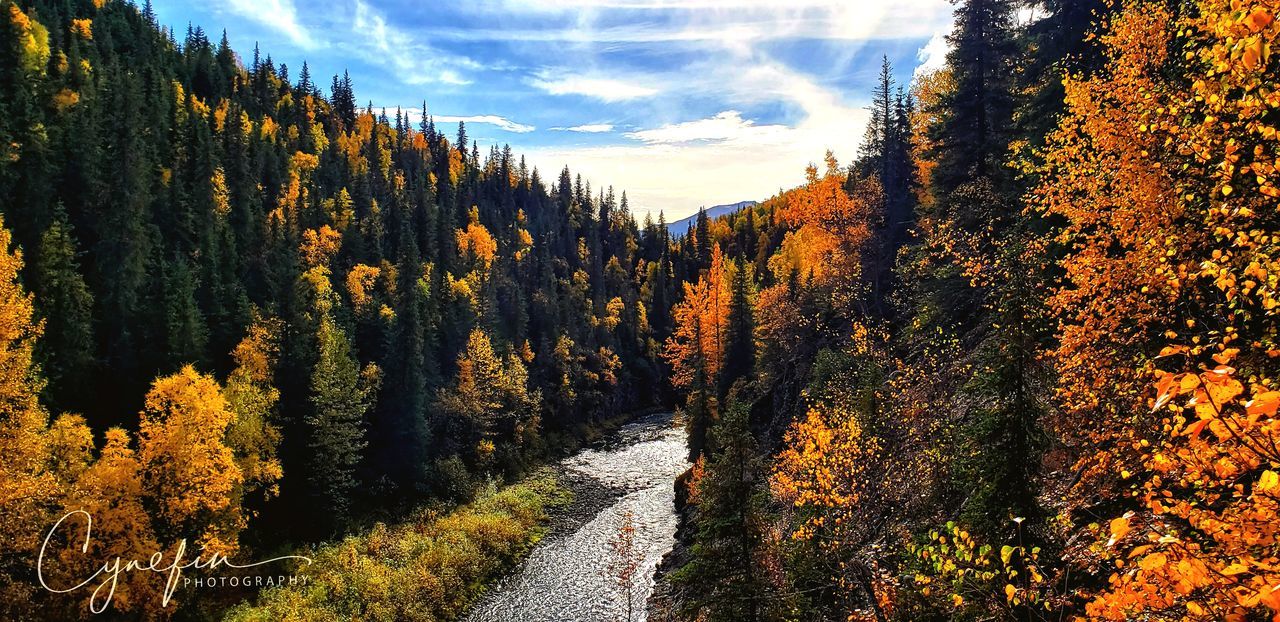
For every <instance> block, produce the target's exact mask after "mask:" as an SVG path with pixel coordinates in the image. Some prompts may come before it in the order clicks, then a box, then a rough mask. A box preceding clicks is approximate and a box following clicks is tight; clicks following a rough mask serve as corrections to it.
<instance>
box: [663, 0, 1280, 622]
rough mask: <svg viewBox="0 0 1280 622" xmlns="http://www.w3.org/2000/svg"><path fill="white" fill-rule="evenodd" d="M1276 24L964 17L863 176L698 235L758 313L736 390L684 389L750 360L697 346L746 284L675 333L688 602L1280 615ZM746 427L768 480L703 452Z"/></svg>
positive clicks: (1005, 6) (1111, 9) (892, 117)
mask: <svg viewBox="0 0 1280 622" xmlns="http://www.w3.org/2000/svg"><path fill="white" fill-rule="evenodd" d="M1024 9H1025V10H1026V11H1024V12H1021V13H1020V11H1023V10H1024ZM1277 11H1280V4H1277V3H1276V2H1274V1H1270V0H1117V1H1115V2H1110V1H1102V2H1083V1H1082V2H1013V1H1008V0H966V1H963V2H958V3H957V13H956V18H957V19H956V24H955V30H954V32H953V33H952V35H951V36H950V38H949V42H950V44H951V51H950V53H949V55H948V57H947V64H946V66H945V67H944V68H942V69H941V70H939V71H937V72H935V73H932V74H928V75H924V76H918V77H916V78H915V80H914V81H913V84H912V87H911V89H910V92H909V93H902V92H901V91H898V92H896V93H895V92H894V90H893V89H892V85H891V81H890V77H889V76H890V75H891V73H890V72H889V71H888V68H887V66H886V71H885V72H884V74H883V75H882V78H881V80H880V81H879V82H878V83H877V84H876V85H875V87H874V89H873V92H872V94H873V106H872V110H871V112H872V114H871V118H872V121H871V126H870V128H869V130H868V132H867V138H866V139H865V140H864V142H863V144H862V145H860V146H859V151H858V157H857V159H856V160H855V161H854V162H853V163H852V165H850V166H848V167H839V166H838V165H837V163H836V161H835V159H834V157H833V156H831V154H828V155H827V166H826V173H825V174H824V175H820V174H819V173H818V170H817V169H815V168H812V167H811V168H810V173H809V178H808V183H806V184H805V185H804V186H802V187H800V188H796V189H794V190H790V191H786V192H783V193H781V194H780V195H778V196H777V197H774V198H773V199H770V200H769V201H765V202H763V203H762V204H760V205H759V206H758V207H756V208H755V209H754V210H751V211H747V212H739V213H737V214H734V215H730V216H728V217H723V218H721V219H718V220H714V221H711V222H709V223H707V224H706V225H705V226H700V227H699V228H697V229H695V231H694V233H693V236H694V237H697V236H706V237H707V238H709V240H710V241H709V242H708V241H704V240H703V239H702V238H700V237H698V238H697V239H696V240H695V243H693V244H681V245H678V247H677V250H678V251H679V253H678V254H679V256H681V257H685V256H689V255H690V254H695V253H697V252H699V251H698V249H700V248H701V247H706V246H709V247H710V252H709V253H707V255H708V256H710V257H712V258H713V261H712V262H710V263H704V264H703V265H702V267H703V273H702V276H701V277H700V280H698V282H699V283H702V282H706V283H716V282H717V281H718V280H719V281H724V280H725V279H726V276H722V275H719V274H718V273H717V270H723V268H719V267H718V266H729V265H736V264H738V263H741V262H744V261H745V262H747V263H748V264H749V265H753V266H754V268H755V271H754V275H755V278H754V287H755V289H758V293H757V294H754V306H753V316H754V318H755V320H756V322H757V326H756V329H755V331H754V336H755V343H754V347H755V348H756V350H755V353H756V357H757V358H756V364H755V365H754V368H753V369H752V370H751V371H750V373H748V374H746V375H745V376H744V378H745V381H742V382H739V385H738V386H739V390H738V391H736V392H735V393H733V394H732V395H728V396H726V395H713V398H714V399H706V398H705V397H704V396H703V395H704V394H705V393H706V389H705V386H706V383H705V381H704V382H696V381H694V382H681V381H682V380H684V379H686V378H692V379H694V380H697V379H698V378H699V377H700V376H699V375H698V374H699V373H701V370H716V369H723V366H725V365H728V364H729V362H730V361H729V359H728V358H727V357H726V358H723V359H722V361H721V362H720V363H719V367H718V366H717V363H715V362H714V361H713V360H711V357H713V356H715V355H716V354H717V353H720V354H721V356H723V350H716V349H712V348H705V347H703V348H694V347H692V344H695V343H697V340H696V339H694V338H693V337H695V336H700V335H702V334H704V333H705V331H706V327H707V326H723V325H724V324H725V320H724V319H723V318H725V317H727V314H726V312H725V311H722V310H719V307H718V306H717V303H716V292H717V291H719V292H720V295H721V296H723V295H724V294H723V292H724V291H725V290H724V287H723V286H721V287H720V288H719V289H718V290H717V289H715V288H697V287H691V288H689V289H687V290H686V296H685V299H684V300H683V301H682V302H681V303H680V306H678V307H677V310H678V313H676V314H675V315H674V319H675V321H676V327H675V330H674V334H675V335H676V337H675V338H673V340H672V341H671V342H669V344H668V354H669V356H672V357H673V359H674V362H675V364H676V369H677V370H680V369H682V363H684V362H686V361H693V362H694V363H697V365H693V366H690V365H684V367H683V368H685V369H691V370H693V371H694V372H695V373H693V374H687V375H685V376H679V375H677V376H676V377H675V379H676V381H677V385H678V386H679V387H681V388H682V389H684V394H685V399H686V403H687V406H686V410H687V411H689V413H690V416H691V419H694V418H695V417H694V415H696V419H697V420H702V421H706V422H707V423H706V424H705V425H704V426H703V427H705V428H707V429H706V431H705V432H704V431H698V433H697V434H696V435H695V436H693V437H691V445H693V446H705V447H706V449H705V450H703V451H702V452H700V455H702V459H701V460H700V461H699V462H698V464H697V466H696V467H695V468H694V469H693V470H692V471H691V472H690V474H689V475H688V476H687V477H686V478H684V479H685V480H687V481H689V482H690V483H689V486H690V489H689V491H688V495H687V497H688V500H689V507H688V508H687V511H686V512H685V518H686V520H687V521H689V523H690V526H691V527H690V529H688V530H686V533H687V534H688V535H687V536H686V539H687V540H688V542H687V545H688V548H687V550H686V551H685V552H684V553H683V554H682V559H684V561H685V563H684V566H683V568H681V569H679V570H677V571H676V572H675V573H673V575H672V576H671V578H670V579H668V580H669V581H670V582H671V584H672V586H673V590H672V593H673V594H675V601H676V605H677V606H672V607H671V609H672V610H673V612H675V613H677V614H680V615H684V616H685V618H686V619H734V620H784V619H804V620H813V619H826V620H864V619H865V620H890V619H901V620H934V619H936V620H942V619H947V620H957V619H958V620H991V619H1017V620H1063V619H1107V620H1206V621H1207V620H1237V621H1242V622H1243V621H1246V620H1265V619H1280V575H1278V574H1277V570H1276V569H1277V562H1278V561H1280V540H1278V539H1277V535H1278V533H1280V532H1278V531H1277V529H1278V527H1280V516H1277V514H1276V512H1277V510H1278V509H1280V479H1277V475H1276V473H1277V472H1278V470H1280V454H1278V453H1277V451H1276V434H1277V431H1278V430H1280V428H1277V426H1278V425H1280V419H1277V408H1278V406H1280V398H1278V397H1277V396H1278V395H1280V392H1277V387H1276V385H1275V383H1276V380H1275V377H1276V374H1277V371H1280V370H1278V369H1277V367H1276V359H1277V355H1280V348H1277V346H1276V343H1275V340H1276V317H1277V307H1278V306H1280V304H1278V303H1277V302H1276V300H1274V297H1275V291H1274V290H1275V287H1276V276H1275V271H1276V262H1277V260H1276V258H1275V254H1276V240H1277V237H1276V226H1277V222H1276V214H1277V198H1280V190H1277V189H1276V185H1275V184H1276V182H1275V175H1276V170H1277V169H1276V161H1275V160H1276V158H1277V154H1280V143H1277V131H1276V119H1277V117H1276V112H1275V110H1276V108H1277V106H1278V105H1280V95H1278V93H1280V91H1277V83H1278V82H1280V73H1277V71H1278V70H1277V67H1276V64H1275V63H1273V62H1271V61H1272V60H1273V59H1272V58H1271V54H1270V53H1271V47H1270V46H1271V44H1272V43H1273V42H1274V40H1275V38H1276V36H1277V33H1280V25H1277V23H1276V19H1275V18H1276V13H1277ZM1020 15H1021V16H1022V17H1021V19H1020V17H1019V16H1020ZM1027 16H1030V19H1027ZM837 180H839V181H841V182H843V183H840V184H837V183H836V181H837ZM837 189H839V190H840V191H837ZM904 204H906V205H908V206H909V209H908V210H907V211H906V212H905V213H907V214H909V216H908V217H907V218H908V219H909V223H907V226H906V227H905V230H904V231H896V230H895V227H896V226H897V225H898V221H899V219H901V218H902V217H903V216H902V214H903V213H904V212H903V211H902V205H904ZM886 262H887V263H888V266H887V267H886ZM690 280H695V279H694V278H693V275H691V276H690ZM696 297H702V300H698V299H696ZM716 334H718V335H721V336H723V335H724V331H723V329H722V330H721V331H720V332H719V333H716ZM691 352H693V353H696V354H697V355H698V356H697V357H692V358H691V356H690V353H691ZM744 412H745V413H749V421H750V429H751V430H752V432H753V434H752V436H753V438H754V439H755V440H754V442H758V443H759V447H760V449H759V451H758V452H757V454H756V455H757V456H759V457H761V458H763V459H762V460H748V459H744V458H742V457H741V452H742V449H741V447H742V444H741V442H733V443H729V444H725V445H717V443H708V442H706V441H705V440H704V439H707V438H711V439H717V438H740V437H741V434H742V432H741V430H742V427H743V425H744V424H743V423H742V421H743V414H742V413H744ZM762 478H767V480H768V482H769V495H768V498H767V499H765V500H762V499H761V497H760V496H759V494H758V493H757V492H754V491H756V490H757V489H756V488H754V487H753V486H754V482H759V481H761V480H762ZM729 484H732V486H733V488H730V489H726V486H727V485H729ZM726 490H732V491H733V492H732V494H730V495H726V494H725V491H726ZM744 548H750V551H745V550H744ZM687 577H698V578H699V580H697V581H687V580H685V579H686V578H687ZM762 583H763V584H762Z"/></svg>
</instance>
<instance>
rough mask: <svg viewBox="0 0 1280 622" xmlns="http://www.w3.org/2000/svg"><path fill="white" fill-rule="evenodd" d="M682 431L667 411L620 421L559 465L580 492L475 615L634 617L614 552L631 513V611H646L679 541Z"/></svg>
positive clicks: (570, 619)
mask: <svg viewBox="0 0 1280 622" xmlns="http://www.w3.org/2000/svg"><path fill="white" fill-rule="evenodd" d="M686 452H687V450H686V448H685V435H684V431H683V430H682V429H680V428H679V427H677V426H675V425H674V424H673V422H672V417H671V415H670V414H659V415H651V416H647V417H645V418H643V419H640V420H638V421H635V422H632V423H628V424H627V425H625V426H623V427H622V428H620V429H619V430H618V431H617V432H616V433H615V434H613V435H612V436H611V437H610V438H609V439H608V440H607V441H606V442H605V443H603V444H602V445H601V446H599V447H596V448H593V449H586V450H583V451H581V452H579V453H577V454H575V455H573V456H571V457H569V458H566V459H565V460H563V461H561V462H560V463H559V464H557V465H556V470H557V471H558V473H559V475H560V478H561V482H562V483H564V484H565V485H566V486H567V487H568V488H569V489H571V490H573V492H574V502H573V504H572V505H571V506H570V507H569V508H568V509H566V510H565V511H564V512H561V513H560V514H559V515H557V516H555V517H553V520H552V524H551V528H550V533H549V534H548V536H547V537H546V538H544V539H543V540H542V542H540V543H538V545H537V546H536V547H534V549H533V551H532V552H531V554H530V555H529V558H528V559H527V560H526V561H525V562H524V564H523V565H522V566H520V567H519V568H518V569H517V570H516V571H515V572H514V573H512V574H511V575H510V576H508V577H506V578H505V579H504V580H503V581H501V582H499V583H498V584H497V585H495V586H494V587H493V588H491V589H490V590H489V592H488V593H487V594H486V595H485V596H484V597H483V598H482V599H481V600H480V602H479V603H478V604H477V605H476V607H475V609H473V610H472V612H471V614H470V615H469V616H468V617H467V618H466V620H467V621H468V622H615V621H623V620H627V615H628V613H627V612H628V609H627V598H626V597H625V596H624V592H623V590H622V589H620V588H619V587H618V585H617V582H616V580H614V579H613V578H612V577H611V574H610V571H609V568H610V560H616V559H617V558H618V555H617V554H615V553H614V552H613V550H614V547H613V546H612V543H613V542H615V541H616V539H617V534H618V533H619V531H620V528H621V526H622V525H623V523H624V521H625V520H626V517H627V516H628V515H629V516H630V518H631V524H632V525H633V526H634V529H635V531H634V539H633V541H634V546H633V551H634V553H633V554H632V560H633V561H634V562H636V563H638V569H637V572H636V574H635V577H636V579H635V580H634V581H633V582H632V586H633V589H632V593H631V608H630V610H631V620H630V622H641V621H643V620H644V619H645V613H644V610H645V601H647V600H648V598H649V595H650V593H652V591H653V571H654V569H655V568H656V567H657V565H658V562H659V561H661V560H662V556H663V555H664V554H666V553H667V551H669V550H671V547H672V546H673V545H674V544H675V532H676V514H675V509H674V504H675V492H674V488H673V484H674V481H675V478H676V476H677V475H679V474H680V473H681V472H682V471H684V470H685V469H687V468H688V467H689V463H688V461H687V460H686Z"/></svg>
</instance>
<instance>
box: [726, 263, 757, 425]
mask: <svg viewBox="0 0 1280 622" xmlns="http://www.w3.org/2000/svg"><path fill="white" fill-rule="evenodd" d="M752 281H753V279H752V275H751V273H750V269H749V267H748V265H747V264H746V263H745V262H744V261H743V260H742V258H741V257H737V258H735V259H734V261H733V276H732V279H731V280H730V284H729V293H730V299H729V315H728V320H727V321H726V322H725V336H724V343H725V345H724V363H722V364H721V365H720V379H719V385H720V386H719V388H718V390H719V397H720V400H721V401H722V402H723V401H724V400H725V398H726V397H728V395H729V390H730V389H732V388H733V385H734V383H735V382H737V381H738V380H739V379H743V378H748V379H749V378H750V375H751V372H752V371H753V369H754V368H755V362H756V344H755V317H754V311H753V304H754V303H753V300H752V297H753V294H754V292H753V289H754V287H753V283H752Z"/></svg>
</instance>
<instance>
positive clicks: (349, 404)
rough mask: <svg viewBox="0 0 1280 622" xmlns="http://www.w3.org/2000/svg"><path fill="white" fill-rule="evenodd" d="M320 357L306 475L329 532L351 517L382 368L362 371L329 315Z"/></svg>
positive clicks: (322, 326) (320, 337)
mask: <svg viewBox="0 0 1280 622" xmlns="http://www.w3.org/2000/svg"><path fill="white" fill-rule="evenodd" d="M315 339H316V348H317V354H318V358H317V360H316V364H315V367H314V368H313V369H312V371H311V397H310V412H309V413H308V415H307V417H306V426H307V432H308V434H307V437H308V441H307V446H308V449H309V451H310V452H311V453H310V459H309V460H308V464H307V473H306V477H307V479H308V482H309V491H310V495H311V507H312V508H313V510H314V511H315V512H317V514H316V516H323V517H324V519H323V520H322V521H321V522H322V523H323V524H324V525H325V526H326V527H328V528H329V529H333V528H338V527H342V526H344V525H345V524H346V521H347V520H348V519H349V518H350V516H351V507H352V502H353V501H354V496H355V491H356V488H357V487H358V486H359V480H358V479H357V478H356V470H357V468H358V467H359V466H360V460H361V456H362V452H363V451H364V448H365V446H366V442H365V421H364V416H365V413H366V412H368V410H369V406H370V399H371V398H372V396H373V394H374V392H375V389H376V383H377V374H378V369H377V368H376V367H373V366H370V367H366V368H365V369H364V370H363V371H362V370H361V369H360V366H359V363H358V362H357V361H356V359H355V357H354V356H352V354H351V345H350V342H349V341H348V339H347V335H346V333H345V332H344V331H343V330H342V328H341V327H339V326H338V324H337V323H336V322H335V321H334V320H333V318H331V317H329V316H328V315H327V314H324V315H322V317H321V319H320V322H319V326H318V328H317V331H316V335H315Z"/></svg>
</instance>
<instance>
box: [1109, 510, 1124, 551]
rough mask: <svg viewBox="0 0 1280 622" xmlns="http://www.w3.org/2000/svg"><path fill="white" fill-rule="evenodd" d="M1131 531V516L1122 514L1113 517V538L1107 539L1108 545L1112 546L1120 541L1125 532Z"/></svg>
mask: <svg viewBox="0 0 1280 622" xmlns="http://www.w3.org/2000/svg"><path fill="white" fill-rule="evenodd" d="M1127 533H1129V518H1128V517H1126V516H1122V517H1120V518H1116V519H1112V521H1111V539H1110V540H1108V541H1107V546H1112V545H1114V544H1115V543H1116V542H1119V541H1120V539H1121V538H1123V537H1124V536H1125V534H1127Z"/></svg>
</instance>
